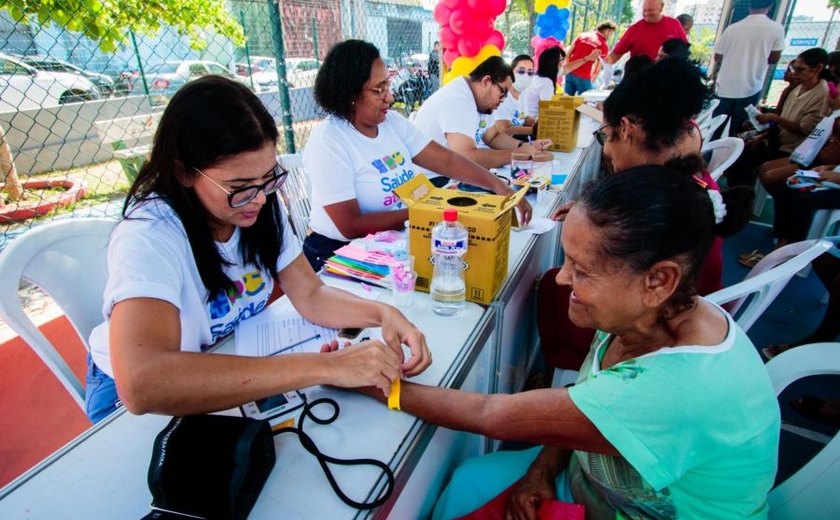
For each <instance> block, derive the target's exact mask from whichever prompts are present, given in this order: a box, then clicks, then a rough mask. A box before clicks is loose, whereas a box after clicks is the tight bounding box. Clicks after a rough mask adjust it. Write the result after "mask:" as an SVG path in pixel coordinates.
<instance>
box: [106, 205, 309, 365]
mask: <svg viewBox="0 0 840 520" xmlns="http://www.w3.org/2000/svg"><path fill="white" fill-rule="evenodd" d="M280 220H281V225H282V236H283V243H282V246H281V249H280V257H279V258H278V259H277V266H276V268H275V271H276V272H279V271H282V270H283V269H284V268H286V266H288V265H289V264H290V263H292V261H293V260H294V259H295V258H297V256H298V255H299V254H300V245H299V244H298V242H297V240H295V239H294V238H293V236H292V229H291V228H290V227H289V225H288V224H287V217H286V213H285V211H283V209H282V206H281V219H280ZM239 238H240V229H239V228H236V229H235V230H234V232H233V235H232V236H231V237H230V239H229V240H228V241H227V242H216V246H217V247H218V248H219V251H220V252H221V253H222V256H223V257H224V258H225V259H227V260H228V261H229V262H231V265H229V266H225V267H224V272H225V274H226V275H227V276H228V278H230V279H231V280H233V281H234V284H235V285H236V293H235V294H219V295H218V296H217V297H216V298H214V299H213V300H211V301H210V302H208V301H207V295H208V291H207V288H206V287H205V286H204V283H203V282H202V281H201V276H200V275H199V274H198V266H197V265H196V263H195V258H194V257H193V254H192V250H191V249H190V243H189V240H188V239H187V234H186V231H185V230H184V226H183V225H182V224H181V219H180V218H178V215H177V214H176V213H175V211H174V210H173V209H172V208H171V207H170V206H169V205H168V204H166V203H165V202H163V201H162V200H161V199H152V200H148V201H146V202H143V203H141V204H139V205H138V206H136V207H135V208H134V209H133V210H132V211H131V213H130V214H129V218H127V219H125V220H123V221H122V222H120V223H119V224H117V226H116V228H115V229H114V232H113V233H112V234H111V240H110V242H109V243H108V283H107V284H106V286H105V294H104V303H103V306H102V315H103V317H104V318H105V322H104V323H102V324H100V325H98V326H97V327H96V328H95V329H93V332H91V335H90V350H91V355H92V356H93V361H94V362H95V363H96V366H98V367H99V368H100V369H102V371H103V372H105V373H106V374H108V375H109V376H111V377H113V375H114V373H113V370H112V368H111V356H110V351H109V339H108V323H109V320H110V318H111V309H113V307H114V305H115V304H117V303H119V302H121V301H123V300H127V299H130V298H155V299H158V300H164V301H166V302H169V303H171V304H172V305H174V306H175V307H177V308H178V310H179V312H180V321H181V350H182V351H185V352H200V351H201V350H202V347H206V346H209V345H212V344H213V343H215V342H216V340H217V339H219V338H220V337H222V336H224V335H226V334H228V333H230V332H232V331H233V330H234V329H235V327H236V325H237V324H238V323H239V321H240V320H245V319H248V318H250V317H251V316H253V315H255V314H257V313H258V312H260V311H261V310H263V308H265V306H266V304H267V303H268V298H269V296H271V291H272V289H273V288H274V280H273V279H272V277H271V273H268V272H261V271H259V270H258V269H257V267H256V266H254V265H253V264H248V265H243V263H242V257H241V255H240V252H239Z"/></svg>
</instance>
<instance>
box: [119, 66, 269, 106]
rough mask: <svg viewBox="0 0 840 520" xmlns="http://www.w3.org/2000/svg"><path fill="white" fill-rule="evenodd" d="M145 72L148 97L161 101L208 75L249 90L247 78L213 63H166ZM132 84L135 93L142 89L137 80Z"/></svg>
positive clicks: (249, 84)
mask: <svg viewBox="0 0 840 520" xmlns="http://www.w3.org/2000/svg"><path fill="white" fill-rule="evenodd" d="M145 72H146V85H147V86H148V88H149V95H151V96H156V97H157V98H158V99H159V100H161V101H166V100H168V99H169V98H171V97H172V96H173V95H174V94H175V92H177V91H178V89H179V88H181V87H183V86H184V85H186V84H187V82H189V81H192V80H194V79H197V78H200V77H201V76H206V75H208V74H218V75H219V76H224V77H226V78H230V79H232V80H235V81H238V82H240V83H242V84H243V85H246V86H247V87H249V88H251V82H250V81H248V79H247V78H243V77H242V76H237V75H236V74H233V73H231V72H230V71H229V70H228V69H227V68H226V67H224V66H223V65H222V64H220V63H216V62H215V61H198V60H183V61H167V62H164V63H158V64H157V65H152V66H151V67H149V68H148V69H147V70H146V71H145ZM133 83H134V91H135V92H137V91H138V87H139V89H142V86H140V85H141V84H140V82H139V81H138V80H136V79H135V80H134V82H133ZM254 90H255V91H257V92H259V91H260V87H259V86H258V85H254Z"/></svg>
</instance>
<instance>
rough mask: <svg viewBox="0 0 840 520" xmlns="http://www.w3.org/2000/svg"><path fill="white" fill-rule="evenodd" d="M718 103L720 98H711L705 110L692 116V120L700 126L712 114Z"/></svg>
mask: <svg viewBox="0 0 840 520" xmlns="http://www.w3.org/2000/svg"><path fill="white" fill-rule="evenodd" d="M718 105H720V100H719V99H713V100H712V101H711V102H710V103H709V106H708V107H707V108H706V110H704V111H702V112H700V113H699V114H697V117H695V118H694V122H695V123H697V126H701V127H702V126H703V123H704V122H705V121H706V120H707V119H709V118H710V117H711V116H712V114H713V113H714V111H715V109H716V108H717V107H718Z"/></svg>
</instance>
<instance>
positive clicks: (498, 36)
mask: <svg viewBox="0 0 840 520" xmlns="http://www.w3.org/2000/svg"><path fill="white" fill-rule="evenodd" d="M484 44H485V45H495V46H496V48H497V49H499V50H500V51H501V50H503V49H504V48H505V35H504V34H502V32H501V31H497V30H495V29H494V30H493V32H492V33H490V37H488V38H487V40H486V41H485V42H484Z"/></svg>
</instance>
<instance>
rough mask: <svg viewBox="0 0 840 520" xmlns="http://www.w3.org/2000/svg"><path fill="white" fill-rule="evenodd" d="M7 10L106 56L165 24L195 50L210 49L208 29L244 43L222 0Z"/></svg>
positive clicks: (76, 0) (15, 2) (31, 0)
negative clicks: (86, 42) (78, 38)
mask: <svg viewBox="0 0 840 520" xmlns="http://www.w3.org/2000/svg"><path fill="white" fill-rule="evenodd" d="M4 3H5V2H4ZM5 7H7V8H8V9H9V14H10V15H11V16H12V18H13V19H14V20H15V21H18V22H23V23H28V22H29V21H32V20H35V21H37V22H38V23H39V24H41V25H49V24H50V23H55V24H57V25H58V26H60V27H63V28H65V29H67V30H69V31H73V32H79V33H81V34H83V35H85V36H87V37H88V38H90V39H91V40H94V41H96V42H98V43H99V47H100V48H101V49H102V50H103V51H105V52H111V51H114V50H116V49H117V47H118V46H119V45H120V44H122V43H125V42H126V41H127V39H128V33H129V31H136V32H140V33H154V32H157V31H158V30H159V29H160V28H161V26H164V25H168V26H171V27H173V28H175V29H176V30H177V31H178V32H179V33H180V34H183V35H186V36H188V37H189V38H190V42H191V44H192V45H193V46H194V47H196V48H202V47H203V46H204V45H206V42H205V40H204V38H203V36H202V31H203V30H204V29H213V30H214V31H216V32H217V33H219V34H221V35H223V36H227V37H228V38H230V39H231V40H233V42H234V44H236V45H237V46H242V45H244V43H245V33H244V32H243V30H242V27H241V26H240V25H239V24H238V23H237V22H236V20H235V19H234V18H233V16H231V14H230V13H228V12H227V11H226V10H225V4H224V0H155V1H149V0H10V1H9V2H8V4H6V6H5Z"/></svg>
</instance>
